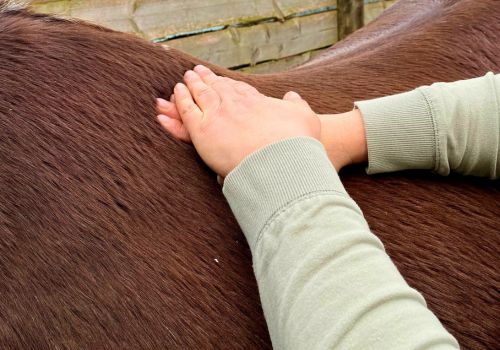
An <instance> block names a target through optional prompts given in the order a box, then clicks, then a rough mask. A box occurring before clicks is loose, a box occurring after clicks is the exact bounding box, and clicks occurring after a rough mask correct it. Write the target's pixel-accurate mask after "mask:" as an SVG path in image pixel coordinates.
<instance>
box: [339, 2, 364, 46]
mask: <svg viewBox="0 0 500 350" xmlns="http://www.w3.org/2000/svg"><path fill="white" fill-rule="evenodd" d="M363 8H364V4H363V0H337V23H338V38H339V40H342V39H344V38H345V37H346V36H348V35H349V34H351V33H352V32H354V31H355V30H357V29H359V28H361V27H362V26H363Z"/></svg>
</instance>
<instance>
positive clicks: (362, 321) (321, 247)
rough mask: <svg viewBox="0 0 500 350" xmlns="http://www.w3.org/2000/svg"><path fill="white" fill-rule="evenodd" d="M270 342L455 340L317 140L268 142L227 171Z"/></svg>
mask: <svg viewBox="0 0 500 350" xmlns="http://www.w3.org/2000/svg"><path fill="white" fill-rule="evenodd" d="M223 193H224V195H225V196H226V198H227V200H228V202H229V205H230V207H231V209H232V211H233V213H234V215H235V217H236V219H237V220H238V223H239V224H240V226H241V228H242V230H243V232H244V234H245V236H246V238H247V240H248V244H249V246H250V249H251V251H252V256H253V267H254V272H255V276H256V279H257V283H258V286H259V293H260V298H261V301H262V308H263V310H264V315H265V318H266V321H267V325H268V329H269V333H270V336H271V340H272V343H273V348H274V349H275V350H280V349H287V350H288V349H290V350H292V349H296V350H304V349H307V350H313V349H383V350H392V349H403V348H404V349H410V350H411V349H415V350H416V349H424V348H425V349H428V350H438V349H439V350H445V349H458V344H457V342H456V340H455V339H454V338H453V337H452V336H451V335H450V334H449V333H448V332H447V331H446V330H445V329H444V328H443V326H442V325H441V323H440V322H439V320H438V319H437V318H436V316H435V315H434V314H433V313H432V312H431V311H430V310H429V309H428V308H427V306H426V303H425V300H424V298H423V297H422V295H421V294H420V293H418V292H417V291H416V290H414V289H413V288H411V287H410V286H408V284H407V283H406V282H405V280H404V279H403V277H402V276H401V275H400V273H399V272H398V270H397V268H396V267H395V265H394V264H393V263H392V261H391V259H390V258H389V256H388V255H387V254H386V252H385V250H384V247H383V245H382V243H381V242H380V240H379V239H378V238H377V237H376V236H375V235H374V234H372V233H371V231H370V229H369V227H368V224H367V223H366V221H365V219H364V217H363V214H362V213H361V210H360V209H359V207H358V206H357V205H356V203H355V202H354V201H353V200H352V199H351V198H350V197H349V195H348V194H347V192H346V191H345V189H344V187H343V186H342V183H341V182H340V180H339V177H338V175H337V173H336V171H335V169H334V168H333V166H332V164H331V162H330V161H329V159H328V156H327V154H326V151H325V149H324V147H323V145H322V144H321V143H320V142H319V141H317V140H315V139H313V138H309V137H297V138H290V139H287V140H283V141H280V142H277V143H273V144H271V145H268V146H266V147H264V148H262V149H260V150H258V151H257V152H255V153H253V154H251V155H250V156H248V157H247V158H245V159H244V160H243V162H242V163H241V164H240V165H238V166H237V167H236V168H235V169H234V170H233V171H232V172H231V173H230V174H229V175H228V176H227V177H226V179H225V181H224V187H223Z"/></svg>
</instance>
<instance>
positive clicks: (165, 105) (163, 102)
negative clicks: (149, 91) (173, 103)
mask: <svg viewBox="0 0 500 350" xmlns="http://www.w3.org/2000/svg"><path fill="white" fill-rule="evenodd" d="M156 103H157V104H158V107H162V108H169V107H170V102H168V101H167V100H164V99H163V98H157V99H156Z"/></svg>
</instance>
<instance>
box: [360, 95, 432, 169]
mask: <svg viewBox="0 0 500 350" xmlns="http://www.w3.org/2000/svg"><path fill="white" fill-rule="evenodd" d="M355 106H356V107H357V108H359V109H360V110H361V113H362V115H363V120H364V123H365V131H366V141H367V144H368V168H367V173H368V174H376V173H383V172H392V171H399V170H406V169H434V168H435V167H436V164H437V159H436V158H437V151H438V146H437V144H436V141H437V136H436V135H437V130H436V125H435V121H434V119H433V114H432V110H431V108H432V107H431V106H430V105H429V103H428V102H427V100H426V98H425V96H424V94H423V93H422V92H420V91H419V90H413V91H410V92H405V93H402V94H398V95H393V96H387V97H382V98H377V99H374V100H368V101H358V102H356V103H355Z"/></svg>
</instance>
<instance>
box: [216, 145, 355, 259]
mask: <svg viewBox="0 0 500 350" xmlns="http://www.w3.org/2000/svg"><path fill="white" fill-rule="evenodd" d="M222 191H223V193H224V196H225V197H226V199H227V201H228V203H229V205H230V207H231V209H232V211H233V213H234V215H235V217H236V219H237V221H238V223H239V225H240V227H241V229H242V230H243V233H244V234H245V236H246V238H247V240H248V244H249V245H250V248H251V249H252V251H253V249H254V247H255V244H256V243H257V240H258V236H259V234H260V232H261V230H262V228H263V227H264V226H265V225H266V223H267V222H268V221H269V220H270V219H271V218H272V217H273V215H274V214H275V213H277V212H278V211H280V210H281V209H283V208H285V207H286V206H287V205H288V204H290V203H291V202H293V201H294V200H296V199H298V198H301V197H304V196H307V195H309V194H312V193H319V192H330V193H331V192H332V191H333V192H337V193H339V194H341V195H347V194H346V192H345V189H344V187H343V185H342V183H341V182H340V179H339V177H338V175H337V172H336V171H335V168H334V167H333V165H332V163H331V162H330V160H329V159H328V156H327V154H326V151H325V148H324V147H323V145H322V144H321V143H320V142H319V141H318V140H316V139H314V138H311V137H294V138H290V139H286V140H282V141H279V142H276V143H273V144H270V145H267V146H265V147H263V148H262V149H260V150H258V151H256V152H254V153H252V154H251V155H249V156H247V157H246V158H245V159H244V160H243V161H242V162H241V163H240V164H239V165H238V166H237V167H236V168H235V169H233V171H231V172H230V173H229V174H228V176H227V177H226V178H225V180H224V187H223V188H222Z"/></svg>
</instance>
